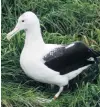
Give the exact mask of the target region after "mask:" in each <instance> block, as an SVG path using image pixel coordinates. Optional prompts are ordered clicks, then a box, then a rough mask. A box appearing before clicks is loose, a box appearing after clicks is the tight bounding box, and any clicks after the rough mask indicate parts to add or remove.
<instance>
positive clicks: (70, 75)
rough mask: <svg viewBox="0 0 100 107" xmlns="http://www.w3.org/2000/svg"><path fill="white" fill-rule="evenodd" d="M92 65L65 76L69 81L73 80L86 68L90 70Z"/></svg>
mask: <svg viewBox="0 0 100 107" xmlns="http://www.w3.org/2000/svg"><path fill="white" fill-rule="evenodd" d="M89 66H90V65H87V66H84V67H82V68H79V69H77V70H75V71H72V72H70V73H68V74H65V75H64V76H65V77H67V78H68V80H71V79H73V78H75V77H76V76H77V75H79V74H80V73H81V72H82V71H84V70H85V69H86V68H88V67H89Z"/></svg>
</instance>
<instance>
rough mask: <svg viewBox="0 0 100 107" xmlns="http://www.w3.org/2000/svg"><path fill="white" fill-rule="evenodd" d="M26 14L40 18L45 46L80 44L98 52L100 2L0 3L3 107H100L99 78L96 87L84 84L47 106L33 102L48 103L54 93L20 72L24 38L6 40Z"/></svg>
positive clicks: (25, 0) (45, 0) (8, 0)
mask: <svg viewBox="0 0 100 107" xmlns="http://www.w3.org/2000/svg"><path fill="white" fill-rule="evenodd" d="M27 10H30V11H33V12H35V13H36V14H37V16H38V17H39V19H40V23H41V29H42V35H43V38H44V41H45V42H46V43H57V44H70V43H72V42H73V41H77V40H81V41H83V42H84V43H86V44H87V45H88V46H89V47H91V48H93V49H95V50H100V1H99V0H95V1H93V0H34V1H33V0H30V1H29V0H23V1H21V0H2V41H1V43H2V47H1V48H2V50H1V54H2V58H1V60H2V73H1V74H2V106H3V107H41V106H42V107H80V106H81V107H100V74H98V78H97V82H96V83H91V82H87V83H84V81H83V82H82V84H81V85H77V88H76V89H75V90H74V91H71V90H65V91H64V92H63V93H62V94H61V96H60V97H59V98H58V99H57V100H56V101H53V102H51V103H49V104H48V103H39V102H37V101H36V98H37V97H41V98H48V99H50V98H52V97H53V96H54V94H55V92H56V91H55V89H51V88H50V85H47V84H42V83H39V82H36V81H34V80H32V79H30V78H28V77H27V76H26V75H25V74H24V72H23V71H22V69H21V67H20V64H19V57H20V53H21V50H22V47H23V44H24V38H25V34H24V33H23V32H21V33H18V34H17V35H16V36H15V37H14V38H13V39H12V40H11V41H10V42H9V41H7V39H6V38H5V37H6V34H7V33H8V32H9V31H10V30H12V29H13V27H14V25H15V23H16V21H17V18H18V16H19V15H20V14H22V13H23V12H25V11H27ZM99 68H100V64H99ZM95 69H96V68H95ZM90 71H91V73H93V72H94V70H92V69H90Z"/></svg>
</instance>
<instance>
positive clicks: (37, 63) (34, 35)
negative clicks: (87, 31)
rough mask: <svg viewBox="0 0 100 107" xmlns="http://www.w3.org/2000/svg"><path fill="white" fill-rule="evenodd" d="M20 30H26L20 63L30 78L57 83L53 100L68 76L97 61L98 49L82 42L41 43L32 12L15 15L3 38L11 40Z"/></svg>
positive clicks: (38, 28)
mask: <svg viewBox="0 0 100 107" xmlns="http://www.w3.org/2000/svg"><path fill="white" fill-rule="evenodd" d="M22 20H24V22H23V21H22ZM20 30H25V33H26V38H25V44H24V48H23V50H22V53H21V55H20V65H21V67H22V69H23V71H24V72H25V74H26V75H27V76H29V77H30V78H32V79H34V80H36V81H40V82H43V83H48V84H54V85H57V86H59V87H60V89H59V91H58V92H57V94H56V95H55V96H54V99H55V98H57V97H58V96H59V95H60V93H61V92H62V91H63V87H64V86H65V85H67V84H68V83H69V81H70V80H71V79H73V78H75V77H76V76H77V75H79V74H80V73H81V72H82V71H84V69H87V68H88V67H89V66H90V65H91V64H93V63H97V62H98V61H97V57H98V56H100V52H95V51H94V50H92V49H90V48H89V47H87V46H86V45H85V44H84V43H82V42H74V43H72V44H70V45H68V46H66V45H57V44H45V43H44V41H43V38H42V35H41V29H40V23H39V19H38V18H37V16H36V15H35V14H34V13H32V12H25V13H24V14H22V15H21V16H20V17H19V19H18V23H17V25H16V26H15V28H14V30H12V31H11V32H10V33H8V34H7V38H8V39H11V38H12V37H13V36H14V35H15V34H16V33H17V32H18V31H20ZM90 58H92V60H90Z"/></svg>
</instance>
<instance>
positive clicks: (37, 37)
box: [25, 26, 45, 47]
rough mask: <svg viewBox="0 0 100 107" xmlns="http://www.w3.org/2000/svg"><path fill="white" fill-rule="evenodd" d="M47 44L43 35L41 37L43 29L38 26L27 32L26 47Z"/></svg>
mask: <svg viewBox="0 0 100 107" xmlns="http://www.w3.org/2000/svg"><path fill="white" fill-rule="evenodd" d="M44 44H45V43H44V41H43V38H42V35H41V29H40V26H36V27H35V28H33V29H29V30H27V31H26V38H25V46H26V47H28V46H29V47H30V46H35V47H37V46H41V47H42V46H43V45H44Z"/></svg>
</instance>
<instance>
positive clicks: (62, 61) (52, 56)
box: [44, 42, 95, 74]
mask: <svg viewBox="0 0 100 107" xmlns="http://www.w3.org/2000/svg"><path fill="white" fill-rule="evenodd" d="M90 57H95V54H94V53H93V52H92V51H91V49H90V48H88V47H87V46H86V45H85V44H84V43H82V42H75V43H74V45H73V46H71V47H68V48H67V46H62V47H60V48H56V49H54V50H52V51H51V52H50V53H48V54H47V55H46V56H45V57H44V60H45V65H46V66H48V67H49V68H51V69H53V70H55V71H58V72H60V74H66V73H68V72H71V71H73V70H76V69H78V68H80V67H83V66H86V65H89V64H93V63H94V61H89V60H88V59H89V58H90Z"/></svg>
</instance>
